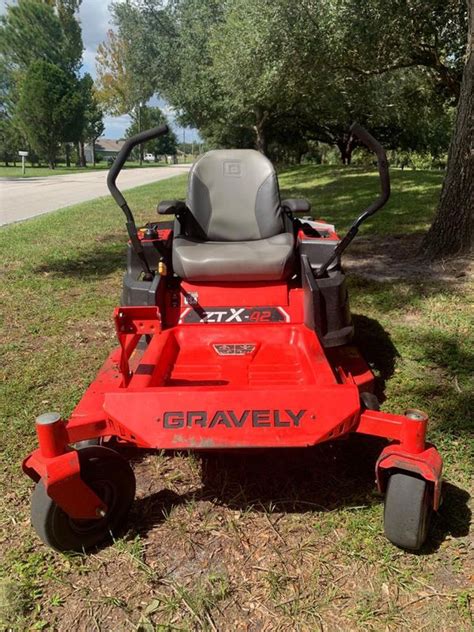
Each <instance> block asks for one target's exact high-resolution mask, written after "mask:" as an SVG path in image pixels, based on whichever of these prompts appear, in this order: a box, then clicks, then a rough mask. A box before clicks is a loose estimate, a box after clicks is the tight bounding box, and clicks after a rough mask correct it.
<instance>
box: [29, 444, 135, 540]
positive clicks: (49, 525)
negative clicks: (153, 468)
mask: <svg viewBox="0 0 474 632" xmlns="http://www.w3.org/2000/svg"><path fill="white" fill-rule="evenodd" d="M79 459H80V462H81V477H82V479H83V480H84V482H86V483H87V484H88V485H90V487H91V488H92V489H94V491H95V492H96V494H97V495H98V496H100V497H101V499H102V500H104V502H106V503H107V505H108V507H109V509H108V511H107V515H106V516H105V517H104V518H97V520H73V519H72V518H70V517H69V516H68V515H67V514H66V513H65V512H64V511H63V510H62V509H61V508H60V507H58V505H57V504H56V503H55V502H54V500H52V499H51V498H50V497H49V496H48V495H47V493H46V488H45V486H44V484H43V482H42V481H39V482H38V483H37V484H36V487H35V490H34V492H33V495H32V498H31V523H32V525H33V527H34V529H35V531H36V533H37V534H38V536H39V537H40V538H41V540H42V541H43V542H44V543H45V544H47V545H48V546H50V547H52V548H53V549H55V550H56V551H76V552H85V551H87V550H89V549H91V548H93V547H96V546H97V545H99V544H101V543H102V542H104V541H106V540H110V539H113V538H114V537H115V536H117V535H118V534H119V533H120V530H121V528H122V527H123V524H124V522H125V520H126V517H127V515H128V512H129V510H130V507H131V505H132V502H133V499H134V498H135V475H134V473H133V470H132V468H131V467H130V465H129V463H128V461H126V460H125V459H124V458H123V457H121V456H120V455H119V454H118V453H117V452H115V451H114V450H110V449H109V448H105V447H103V446H93V447H86V448H83V449H82V450H80V451H79Z"/></svg>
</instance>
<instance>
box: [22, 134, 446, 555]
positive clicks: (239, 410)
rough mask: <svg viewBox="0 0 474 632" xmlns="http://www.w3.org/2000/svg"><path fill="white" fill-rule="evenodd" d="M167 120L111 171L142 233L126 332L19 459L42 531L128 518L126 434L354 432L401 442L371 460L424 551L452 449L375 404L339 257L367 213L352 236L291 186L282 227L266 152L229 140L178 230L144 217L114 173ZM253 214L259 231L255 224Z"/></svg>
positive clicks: (168, 445) (89, 543) (193, 442)
mask: <svg viewBox="0 0 474 632" xmlns="http://www.w3.org/2000/svg"><path fill="white" fill-rule="evenodd" d="M160 133H163V128H157V129H154V130H150V131H149V132H144V133H142V134H140V135H137V136H136V137H133V138H132V139H129V141H127V143H126V145H125V147H124V149H123V150H122V152H121V154H119V156H118V158H117V161H116V164H115V165H114V167H113V168H112V169H111V173H110V174H109V188H110V189H111V192H112V194H113V195H114V198H115V199H116V200H117V201H118V203H119V205H120V206H121V208H122V209H123V210H124V212H125V214H126V216H127V227H128V229H129V234H130V243H129V246H128V262H127V272H126V274H125V277H124V286H123V295H122V305H121V307H118V308H117V309H116V310H115V313H114V322H115V329H116V333H117V338H118V342H119V345H118V347H117V348H116V349H115V350H114V351H113V352H112V353H111V354H110V356H109V357H108V359H107V360H106V362H105V364H104V365H103V367H102V369H101V370H100V371H99V374H98V375H97V377H96V379H95V380H94V382H93V383H92V384H91V385H90V386H89V388H88V389H87V391H86V392H85V394H84V396H83V398H82V400H81V401H80V402H79V404H78V405H77V407H76V408H75V410H74V411H73V413H72V415H71V417H70V418H69V420H67V421H63V420H62V419H61V417H60V415H59V414H56V413H46V414H44V415H41V416H39V417H38V418H37V421H36V428H37V435H38V441H39V447H38V449H37V450H35V451H34V452H33V453H32V454H30V455H29V456H28V457H27V458H26V459H25V461H24V464H23V469H24V471H25V472H26V474H28V475H29V476H30V477H31V478H32V479H33V480H34V481H35V482H36V488H35V491H34V494H33V499H32V522H33V526H34V527H35V529H36V531H37V533H38V534H39V536H40V537H41V539H42V540H43V541H44V542H46V543H47V544H49V545H50V546H52V547H53V548H55V549H57V550H60V551H64V550H75V551H82V550H87V549H90V548H92V547H94V546H96V545H98V544H100V543H101V542H102V541H103V540H106V539H108V538H110V537H111V536H113V535H115V534H116V533H117V532H118V531H120V528H121V527H122V526H123V524H124V522H125V520H126V516H127V513H128V510H129V508H130V505H131V504H132V502H133V498H134V494H135V478H134V474H133V471H132V469H131V467H130V465H129V463H128V462H127V460H126V459H125V458H124V457H123V456H122V455H121V454H120V448H121V447H122V446H134V447H136V448H143V449H158V450H163V449H166V450H213V449H226V450H228V449H241V448H245V449H249V448H277V447H278V448H283V447H287V448H288V447H295V448H303V447H308V446H314V445H316V444H318V443H322V442H327V441H333V440H336V439H338V438H340V437H343V436H347V435H348V434H349V433H359V434H362V435H371V436H376V437H383V438H386V439H387V440H388V443H387V445H386V447H385V448H384V449H383V451H382V453H381V455H380V457H379V459H378V461H377V463H376V464H375V474H376V481H377V486H378V488H379V490H380V491H381V492H383V493H385V514H384V521H385V533H386V535H387V537H388V538H389V539H390V540H391V541H392V542H393V543H394V544H396V545H398V546H400V547H402V548H405V549H419V548H420V547H421V546H422V545H423V543H424V541H425V539H426V537H427V533H428V525H429V518H430V513H431V511H432V510H433V509H434V510H437V509H438V507H439V503H440V491H441V470H442V461H441V457H440V455H439V453H438V452H437V450H436V448H434V447H433V446H432V445H430V444H427V443H426V442H425V434H426V427H427V421H428V420H427V417H426V415H424V414H423V413H421V412H420V411H415V410H411V411H408V412H406V413H405V414H404V415H393V414H389V413H386V412H381V411H380V410H378V402H377V398H376V397H375V395H374V392H373V391H374V376H373V374H372V372H371V370H370V368H369V366H368V365H367V363H366V362H365V360H364V358H363V356H362V354H361V353H360V352H359V350H358V349H357V348H356V347H355V346H353V345H352V344H351V338H352V334H353V327H352V322H351V316H350V311H349V303H348V297H347V290H346V285H345V275H344V272H343V269H342V267H341V263H340V255H341V254H342V251H343V250H344V248H345V247H346V246H347V245H348V243H349V242H350V241H351V240H352V238H353V236H354V235H355V233H356V232H357V227H358V225H359V224H360V223H361V222H362V221H363V219H365V217H364V216H361V217H360V218H359V219H358V220H357V222H358V223H357V222H355V224H354V225H353V227H352V229H351V230H352V235H351V231H349V233H348V235H346V237H344V238H343V239H342V240H341V239H339V237H338V235H337V234H336V233H335V231H334V227H333V226H331V225H330V224H325V223H323V222H312V221H309V220H305V219H303V220H301V219H297V218H296V214H297V213H304V212H308V211H309V205H308V204H307V202H305V201H304V200H286V201H283V202H280V201H279V197H278V205H277V207H276V209H275V205H274V198H273V199H272V200H270V202H271V204H270V205H269V206H271V208H272V209H274V210H273V213H275V218H276V219H275V218H274V219H275V222H277V220H278V222H280V223H279V224H278V225H277V228H271V227H269V225H270V224H271V221H270V220H269V219H268V217H265V218H264V217H263V210H262V211H261V213H262V214H261V215H259V212H260V211H259V209H260V208H262V209H265V207H266V206H268V205H267V198H268V196H270V198H271V197H272V195H273V196H274V195H275V190H272V191H270V193H269V192H268V191H266V192H265V195H264V196H262V194H261V192H262V189H264V188H265V187H266V188H267V189H268V188H269V185H268V182H269V181H273V182H276V177H274V172H273V168H272V167H271V164H270V163H268V161H267V160H266V159H265V158H263V157H262V156H260V154H258V153H257V152H253V151H251V150H235V151H233V152H232V151H227V150H222V151H215V152H209V154H205V155H204V156H203V157H201V158H200V159H199V160H198V161H197V162H196V163H195V165H194V166H193V168H192V169H191V172H190V177H189V185H188V200H187V202H186V204H184V203H182V202H176V201H174V202H165V203H162V204H160V207H159V213H163V214H174V215H175V216H176V220H175V222H174V225H173V226H172V227H168V228H165V229H163V226H164V224H163V223H161V222H160V223H158V224H154V223H150V224H148V225H147V226H146V227H145V228H144V229H142V230H140V231H137V230H136V229H135V230H134V222H133V216H132V215H131V212H130V210H129V209H128V206H127V205H126V202H125V201H124V200H123V196H121V193H120V192H119V191H118V190H117V189H116V187H115V178H116V177H117V175H118V173H119V172H120V169H121V167H122V165H123V162H124V161H125V159H126V157H127V155H128V153H129V152H130V151H131V149H132V148H133V147H134V146H135V145H136V144H137V143H139V142H144V140H147V139H149V138H153V137H155V136H157V135H159V134H160ZM353 133H354V134H357V135H358V136H359V138H361V139H362V140H363V141H364V142H366V143H367V144H368V145H369V146H370V147H372V148H373V149H374V150H376V153H377V155H378V157H379V167H380V172H381V180H382V196H381V197H384V195H385V196H386V198H388V192H387V190H385V191H384V186H385V187H386V186H388V170H387V171H386V174H385V171H384V169H386V163H385V166H384V163H383V160H382V158H384V154H383V155H381V154H380V150H381V148H380V146H379V145H378V143H376V141H375V140H374V139H373V138H372V137H371V136H370V135H369V134H368V133H367V132H366V131H365V130H363V129H362V128H359V127H354V128H353ZM146 135H148V136H146ZM144 136H146V138H144ZM381 151H382V153H383V150H381ZM211 154H212V155H211ZM255 154H256V155H255ZM262 161H263V162H262ZM259 170H262V174H261V177H260V178H259V177H257V175H258V174H259ZM256 174H257V175H256ZM226 178H228V179H229V180H230V184H228V183H227V181H226ZM239 178H240V179H239ZM384 178H385V179H384ZM236 184H237V185H238V186H240V187H242V186H244V187H247V189H246V193H245V195H244V197H245V196H247V198H248V197H249V196H250V201H251V206H252V208H251V213H250V215H251V218H250V220H249V219H248V218H247V219H246V218H245V217H243V218H242V219H241V220H240V219H239V218H237V225H236V224H235V223H234V224H233V223H232V221H231V220H228V214H229V213H231V209H229V210H228V211H226V210H225V209H224V211H222V210H221V209H220V208H217V209H216V207H215V205H217V204H218V203H219V202H220V201H222V195H223V193H222V192H223V191H224V194H225V193H227V194H230V195H232V194H233V195H234V198H235V197H237V198H238V197H239V195H240V193H239V191H240V190H241V189H239V188H238V187H237V188H235V185H236ZM203 187H207V189H206V191H205V195H203ZM252 187H253V190H252ZM270 188H271V187H270ZM227 189H229V191H227ZM276 191H277V189H276ZM255 192H256V196H257V197H256V198H255ZM276 195H278V192H277V193H276ZM252 196H253V197H252ZM259 196H260V197H259ZM265 196H266V197H265ZM122 201H123V203H122ZM385 201H386V200H381V199H379V200H378V204H379V206H376V204H375V203H374V204H373V205H372V207H374V206H376V208H375V210H374V209H373V208H371V207H369V209H368V211H369V215H370V214H373V213H374V212H375V211H376V210H377V209H378V208H379V207H380V206H381V205H382V204H383V203H384V202H385ZM240 203H245V204H247V205H249V199H246V200H243V201H242V200H241V201H240ZM236 204H239V200H237V202H236ZM124 206H125V208H124ZM202 209H204V210H202ZM254 209H255V210H254ZM368 211H366V212H365V213H367V212H368ZM269 214H270V211H269ZM214 216H215V217H216V219H215V221H214ZM130 217H131V218H132V219H131V220H130ZM255 217H256V221H254V224H252V221H253V220H254V218H255ZM361 218H362V219H361ZM239 221H242V225H243V228H242V230H241V229H240V226H239V223H238V222H239ZM265 222H266V223H265ZM197 225H198V226H197ZM196 226H197V228H196ZM255 226H257V228H258V229H259V230H260V232H261V233H263V234H260V235H258V237H259V238H260V240H261V241H260V243H257V242H259V239H256V238H255V236H253V238H252V239H249V238H248V233H249V231H250V233H251V234H252V235H254V233H252V231H253V230H255ZM354 226H355V230H354ZM206 231H207V232H206ZM219 231H220V233H219ZM269 232H270V233H272V232H273V235H272V234H270V236H269V237H266V235H265V233H269ZM218 237H220V239H218ZM264 242H265V243H264ZM236 246H237V249H236ZM254 246H256V248H257V250H254ZM180 249H181V250H180ZM199 251H200V252H199ZM227 252H228V253H229V257H230V259H231V262H230V265H229V262H228V261H227V260H226V254H227ZM239 257H240V258H241V259H240V260H239ZM249 269H250V272H249ZM229 271H230V272H229ZM252 277H254V278H252Z"/></svg>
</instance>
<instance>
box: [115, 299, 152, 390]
mask: <svg viewBox="0 0 474 632" xmlns="http://www.w3.org/2000/svg"><path fill="white" fill-rule="evenodd" d="M114 321H115V330H116V332H117V338H118V341H119V343H120V348H121V354H120V360H119V368H120V372H121V374H122V376H123V381H124V386H127V384H128V383H129V381H130V377H131V371H130V365H129V359H130V356H131V355H132V353H133V351H134V350H135V348H136V346H137V344H138V341H139V340H140V338H141V337H142V336H143V335H146V334H148V335H153V334H158V333H160V331H161V319H160V312H159V309H158V307H156V306H154V305H151V306H148V305H146V306H141V307H135V306H133V307H117V308H116V309H115V311H114Z"/></svg>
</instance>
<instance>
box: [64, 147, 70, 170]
mask: <svg viewBox="0 0 474 632" xmlns="http://www.w3.org/2000/svg"><path fill="white" fill-rule="evenodd" d="M64 149H65V152H66V167H70V166H71V147H70V146H69V143H65V145H64Z"/></svg>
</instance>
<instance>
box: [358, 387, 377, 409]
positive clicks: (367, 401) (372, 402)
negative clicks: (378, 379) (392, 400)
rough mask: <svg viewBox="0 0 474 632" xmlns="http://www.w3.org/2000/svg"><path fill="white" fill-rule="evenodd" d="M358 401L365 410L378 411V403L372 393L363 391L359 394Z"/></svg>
mask: <svg viewBox="0 0 474 632" xmlns="http://www.w3.org/2000/svg"><path fill="white" fill-rule="evenodd" d="M360 401H361V402H362V404H363V405H364V408H365V409H366V410H380V402H379V400H378V397H377V395H374V393H368V392H367V391H364V392H363V393H361V394H360Z"/></svg>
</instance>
